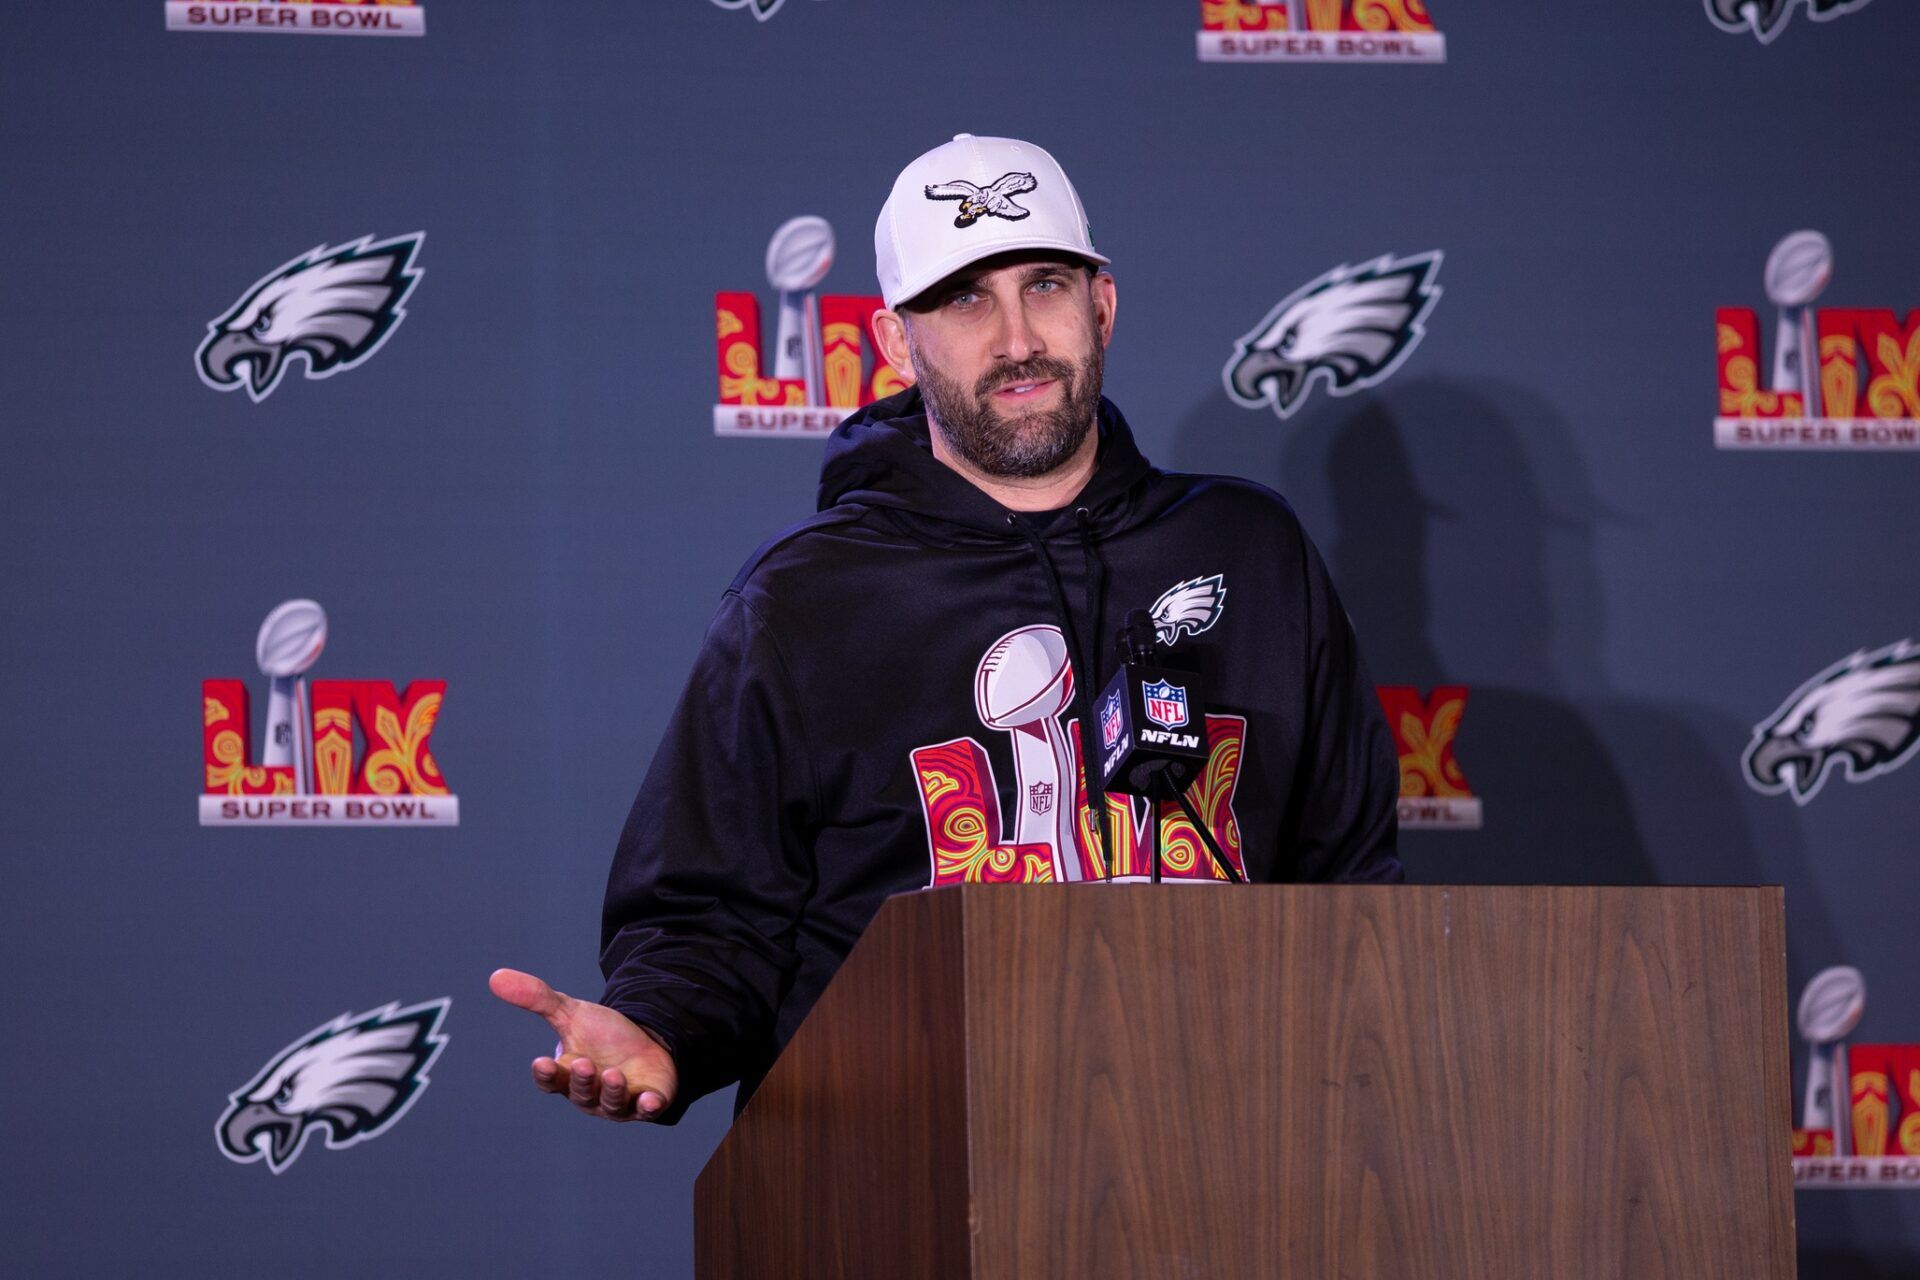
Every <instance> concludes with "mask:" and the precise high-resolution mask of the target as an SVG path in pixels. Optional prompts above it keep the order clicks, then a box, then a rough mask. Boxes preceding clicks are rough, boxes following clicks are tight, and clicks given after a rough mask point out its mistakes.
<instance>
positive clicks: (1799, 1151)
mask: <svg viewBox="0 0 1920 1280" xmlns="http://www.w3.org/2000/svg"><path fill="white" fill-rule="evenodd" d="M1866 1008H1867V983H1866V979H1865V978H1864V977H1863V976H1862V975H1861V973H1860V971H1859V970H1858V969H1855V968H1853V967H1852V966H1851V965H1837V966H1835V967H1834V968H1831V969H1824V970H1822V971H1821V972H1819V973H1817V974H1815V975H1814V978H1813V981H1811V982H1809V983H1808V984H1807V988H1806V990H1805V991H1803V992H1801V994H1800V1008H1799V1011H1798V1014H1797V1018H1796V1021H1797V1022H1798V1023H1799V1029H1800V1035H1801V1038H1802V1039H1804V1040H1805V1041H1806V1042H1807V1083H1806V1092H1805V1094H1804V1096H1803V1100H1802V1102H1801V1109H1800V1124H1799V1127H1798V1128H1796V1129H1794V1131H1793V1182H1794V1185H1795V1186H1797V1187H1832V1188H1839V1189H1842V1190H1870V1189H1875V1188H1899V1189H1903V1190H1908V1191H1916V1190H1920V1045H1915V1044H1849V1043H1848V1042H1847V1037H1848V1036H1850V1035H1852V1034H1853V1032H1854V1029H1855V1028H1856V1027H1858V1026H1859V1025H1860V1019H1861V1016H1862V1015H1863V1014H1864V1013H1865V1012H1866Z"/></svg>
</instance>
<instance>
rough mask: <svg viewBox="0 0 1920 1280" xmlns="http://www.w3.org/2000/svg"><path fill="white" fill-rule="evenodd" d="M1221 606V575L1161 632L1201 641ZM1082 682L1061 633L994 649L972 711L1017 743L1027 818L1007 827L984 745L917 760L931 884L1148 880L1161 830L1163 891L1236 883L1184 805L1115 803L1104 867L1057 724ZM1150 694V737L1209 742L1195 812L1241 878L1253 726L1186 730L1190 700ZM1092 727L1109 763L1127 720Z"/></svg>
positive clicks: (1174, 601) (1214, 721) (1176, 610)
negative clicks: (1242, 784) (1243, 797)
mask: <svg viewBox="0 0 1920 1280" xmlns="http://www.w3.org/2000/svg"><path fill="white" fill-rule="evenodd" d="M1224 597H1225V589H1224V588H1223V587H1222V586H1221V585H1220V578H1219V576H1218V575H1215V576H1214V577H1212V578H1194V579H1190V580H1188V581H1186V582H1183V583H1180V584H1179V585H1178V586H1176V587H1173V588H1172V589H1170V590H1168V591H1167V592H1165V593H1164V594H1163V595H1162V596H1161V597H1160V599H1159V601H1158V602H1157V603H1156V604H1155V606H1154V608H1153V610H1152V613H1153V618H1154V626H1155V630H1156V632H1157V633H1158V634H1159V635H1160V636H1161V637H1172V638H1178V637H1179V636H1180V635H1181V634H1182V633H1185V634H1189V635H1192V634H1197V633H1199V632H1201V631H1204V630H1206V629H1207V628H1208V627H1211V626H1212V625H1213V623H1214V622H1215V621H1216V620H1217V619H1218V618H1219V616H1220V609H1219V606H1220V602H1221V601H1222V600H1223V599H1224ZM1167 642H1168V643H1171V640H1168V641H1167ZM1073 682H1074V672H1073V665H1072V663H1071V662H1070V661H1069V660H1068V657H1067V645H1066V641H1065V640H1064V639H1063V638H1062V636H1061V634H1060V629H1059V628H1058V627H1055V626H1050V625H1046V624H1037V625H1034V626H1027V627H1018V628H1015V629H1014V630H1012V631H1009V632H1007V634H1005V635H1003V636H1001V637H1000V638H999V639H998V640H995V641H994V642H993V643H992V644H990V645H988V646H987V650H986V652H985V653H983V654H982V655H981V657H980V662H979V664H978V666H977V667H976V668H975V670H974V679H973V695H974V711H975V713H976V714H977V715H978V716H979V718H980V723H981V724H982V725H983V726H985V727H986V728H988V729H990V730H993V731H995V732H998V733H1004V734H1005V735H1006V736H1007V745H1008V746H1009V747H1010V748H1011V749H1012V753H1013V766H1014V787H1013V792H1012V794H1013V797H1014V802H1015V805H1016V806H1017V809H1018V812H1017V814H1016V816H1015V817H1014V818H1013V820H1012V821H1011V822H1006V821H1005V820H1004V819H1003V815H1002V813H1001V809H1000V792H999V787H998V782H997V780H996V778H995V776H994V768H993V761H992V760H991V758H990V757H989V754H988V751H987V748H986V745H985V744H984V743H982V742H981V741H980V740H979V739H978V738H975V737H971V736H969V737H964V738H955V739H952V740H951V741H948V742H940V743H935V744H932V745H930V746H925V747H920V748H917V749H916V750H915V751H913V752H912V763H913V771H914V780H915V782H916V784H917V785H918V787H919V790H920V802H921V806H922V809H923V810H924V812H925V814H926V820H927V842H928V856H929V859H930V867H929V873H928V880H927V883H928V884H929V885H930V886H932V885H942V884H957V883H962V882H967V881H989V882H994V883H1003V882H1040V881H1062V880H1101V879H1107V878H1109V875H1110V876H1111V878H1112V879H1115V880H1145V879H1148V878H1149V876H1150V875H1151V872H1152V868H1151V866H1150V865H1149V861H1150V858H1151V849H1152V835H1153V832H1152V828H1151V827H1150V826H1149V824H1150V823H1153V822H1158V823H1159V825H1160V842H1161V868H1162V870H1161V874H1162V876H1163V878H1164V879H1167V880H1186V881H1217V882H1219V883H1222V884H1224V883H1226V877H1225V876H1224V875H1223V874H1222V873H1221V872H1220V870H1219V869H1218V868H1217V867H1216V866H1215V865H1214V863H1213V860H1212V858H1211V857H1210V855H1209V854H1208V853H1207V850H1206V845H1205V843H1204V842H1203V841H1202V839H1201V836H1200V833H1199V831H1198V830H1196V829H1195V827H1194V824H1193V822H1192V820H1191V819H1190V818H1188V817H1187V815H1186V813H1185V812H1184V811H1183V810H1182V809H1181V807H1180V805H1179V804H1178V802H1177V801H1172V800H1162V801H1157V802H1154V803H1151V804H1150V803H1149V802H1148V801H1146V800H1145V799H1140V798H1135V797H1131V796H1122V795H1109V796H1107V813H1108V821H1107V839H1108V841H1109V842H1110V843H1109V846H1108V851H1109V853H1110V854H1111V856H1112V864H1111V866H1109V865H1108V863H1107V860H1106V859H1105V858H1103V857H1102V856H1101V853H1100V848H1101V846H1100V837H1099V836H1098V835H1097V834H1096V833H1095V830H1094V820H1093V809H1092V806H1091V804H1090V803H1089V801H1088V797H1087V763H1086V761H1085V760H1083V759H1081V755H1080V734H1079V722H1078V721H1077V720H1075V719H1067V720H1064V721H1063V720H1062V719H1061V717H1062V716H1063V715H1064V714H1065V713H1066V712H1067V710H1068V709H1069V708H1070V707H1071V706H1072V704H1073V687H1074V685H1073ZM1143 693H1144V695H1145V703H1144V705H1145V709H1146V713H1147V716H1148V718H1149V719H1150V720H1152V721H1153V723H1155V724H1157V725H1159V726H1161V727H1160V728H1159V729H1158V730H1154V731H1153V732H1158V733H1162V734H1165V733H1175V732H1185V733H1193V732H1204V733H1205V734H1206V746H1207V750H1208V756H1207V762H1206V766H1205V768H1204V769H1203V770H1202V771H1201V773H1200V775H1199V777H1198V778H1197V779H1195V781H1194V782H1193V784H1192V786H1191V787H1190V788H1189V789H1188V792H1187V799H1188V802H1189V803H1191V804H1192V805H1193V808H1194V811H1195V813H1197V814H1198V815H1199V817H1200V819H1201V821H1203V822H1205V823H1206V824H1207V830H1208V832H1209V834H1211V835H1212V837H1213V840H1214V843H1215V844H1217V845H1218V846H1219V847H1220V849H1221V851H1222V852H1223V853H1224V854H1225V856H1226V857H1227V858H1228V859H1229V860H1230V861H1231V862H1232V863H1233V865H1234V867H1235V869H1236V870H1237V871H1238V872H1239V873H1240V875H1241V876H1242V877H1244V876H1245V875H1246V863H1245V862H1244V860H1243V859H1242V855H1241V848H1240V826H1239V823H1238V822H1237V821H1236V820H1235V818H1234V812H1233V796H1234V791H1235V789H1236V788H1237V786H1238V785H1239V779H1240V761H1241V756H1242V751H1243V749H1244V747H1245V745H1246V737H1247V722H1246V720H1245V718H1243V717H1241V716H1235V715H1219V714H1214V713H1208V715H1207V717H1206V723H1205V725H1204V726H1200V725H1190V724H1189V719H1188V715H1187V709H1188V708H1187V699H1186V694H1185V691H1184V690H1183V689H1181V688H1179V687H1178V686H1175V685H1171V684H1167V683H1164V682H1163V683H1159V684H1155V685H1149V686H1148V687H1147V688H1146V689H1145V690H1143ZM1094 715H1095V718H1096V720H1097V721H1098V723H1097V724H1096V726H1095V733H1094V737H1095V739H1096V741H1099V742H1100V743H1101V744H1102V745H1101V746H1100V748H1098V749H1099V750H1102V751H1105V750H1108V749H1110V748H1112V747H1113V746H1114V745H1115V743H1116V742H1117V740H1118V738H1119V735H1120V730H1119V727H1118V724H1119V712H1118V710H1117V709H1116V708H1111V707H1096V708H1095V711H1094Z"/></svg>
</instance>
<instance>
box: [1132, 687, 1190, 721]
mask: <svg viewBox="0 0 1920 1280" xmlns="http://www.w3.org/2000/svg"><path fill="white" fill-rule="evenodd" d="M1140 692H1141V693H1143V694H1145V695H1146V699H1147V719H1149V720H1151V721H1153V722H1154V723H1155V724H1157V725H1159V726H1160V727H1161V728H1163V729H1178V728H1179V727H1180V726H1181V725H1183V724H1185V723H1186V722H1187V691H1186V690H1185V689H1182V688H1180V687H1179V686H1178V685H1172V684H1168V683H1167V682H1166V681H1165V680H1156V681H1154V682H1153V683H1152V684H1150V685H1145V686H1142V688H1141V690H1140Z"/></svg>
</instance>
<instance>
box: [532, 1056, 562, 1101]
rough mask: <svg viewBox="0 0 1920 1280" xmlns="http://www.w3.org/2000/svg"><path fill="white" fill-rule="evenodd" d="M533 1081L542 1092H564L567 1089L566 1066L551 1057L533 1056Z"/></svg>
mask: <svg viewBox="0 0 1920 1280" xmlns="http://www.w3.org/2000/svg"><path fill="white" fill-rule="evenodd" d="M533 1083H534V1085H535V1086H536V1087H537V1088H539V1089H540V1090H541V1091H542V1092H543V1093H565V1092H566V1091H567V1072H566V1068H564V1067H562V1066H561V1065H560V1064H559V1063H558V1062H555V1061H554V1060H553V1059H552V1058H535V1059H534V1060H533Z"/></svg>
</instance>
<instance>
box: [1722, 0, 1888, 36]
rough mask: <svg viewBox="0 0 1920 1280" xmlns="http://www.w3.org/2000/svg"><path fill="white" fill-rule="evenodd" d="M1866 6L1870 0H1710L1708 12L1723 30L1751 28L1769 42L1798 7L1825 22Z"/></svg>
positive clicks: (1745, 30)
mask: <svg viewBox="0 0 1920 1280" xmlns="http://www.w3.org/2000/svg"><path fill="white" fill-rule="evenodd" d="M1866 7H1867V0H1707V16H1708V17H1709V18H1711V19H1713V24H1714V25H1715V26H1717V27H1719V28H1720V29H1721V30H1722V31H1732V32H1750V33H1751V34H1753V35H1755V36H1757V37H1759V39H1760V43H1761V44H1767V43H1770V42H1771V41H1772V40H1773V38H1774V37H1775V36H1777V35H1779V34H1780V33H1781V32H1782V31H1784V30H1785V29H1786V26H1787V19H1789V18H1791V17H1792V16H1793V11H1794V10H1795V9H1805V10H1806V11H1807V16H1808V17H1809V18H1812V19H1813V20H1814V21H1815V22H1825V21H1827V20H1828V19H1829V18H1837V17H1839V16H1840V15H1842V14H1846V13H1852V12H1853V11H1854V10H1856V9H1864V8H1866Z"/></svg>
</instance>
